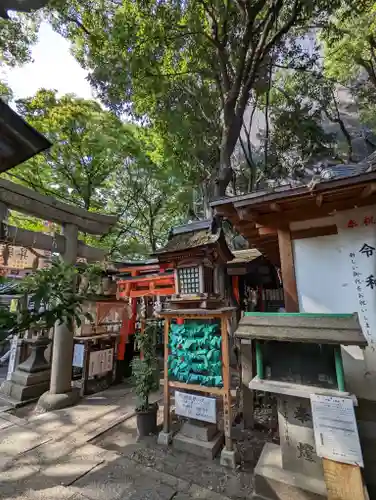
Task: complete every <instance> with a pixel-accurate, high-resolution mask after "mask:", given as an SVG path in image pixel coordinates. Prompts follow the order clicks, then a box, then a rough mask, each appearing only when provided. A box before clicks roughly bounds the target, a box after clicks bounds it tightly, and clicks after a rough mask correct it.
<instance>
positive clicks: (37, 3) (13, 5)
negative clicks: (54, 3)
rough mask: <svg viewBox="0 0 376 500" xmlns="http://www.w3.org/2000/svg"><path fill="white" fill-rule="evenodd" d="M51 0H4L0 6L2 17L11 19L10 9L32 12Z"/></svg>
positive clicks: (0, 15)
mask: <svg viewBox="0 0 376 500" xmlns="http://www.w3.org/2000/svg"><path fill="white" fill-rule="evenodd" d="M49 1H50V0H2V2H1V6H0V17H2V18H3V19H9V16H8V13H7V11H8V10H15V11H16V12H32V11H33V10H38V9H41V8H42V7H45V6H46V5H47V4H48V3H49Z"/></svg>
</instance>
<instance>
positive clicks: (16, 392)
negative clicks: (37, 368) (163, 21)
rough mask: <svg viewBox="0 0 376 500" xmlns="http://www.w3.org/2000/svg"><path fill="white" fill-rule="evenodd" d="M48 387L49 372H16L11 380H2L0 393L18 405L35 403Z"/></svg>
mask: <svg viewBox="0 0 376 500" xmlns="http://www.w3.org/2000/svg"><path fill="white" fill-rule="evenodd" d="M49 385H50V370H44V371H42V372H36V373H28V372H24V371H21V370H18V369H17V370H16V371H15V372H13V373H12V378H11V380H4V382H3V383H2V384H1V387H0V393H1V394H4V396H6V397H9V398H11V399H12V400H14V401H17V402H20V403H26V402H28V401H35V400H36V399H38V398H39V396H41V395H42V394H43V393H44V392H45V391H47V390H48V388H49Z"/></svg>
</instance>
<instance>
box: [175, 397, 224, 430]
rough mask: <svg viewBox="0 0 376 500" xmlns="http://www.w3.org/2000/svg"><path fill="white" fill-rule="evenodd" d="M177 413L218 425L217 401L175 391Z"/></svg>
mask: <svg viewBox="0 0 376 500" xmlns="http://www.w3.org/2000/svg"><path fill="white" fill-rule="evenodd" d="M175 413H176V414H177V415H181V416H182V417H188V418H194V419H196V420H203V421H204V422H213V423H216V421H217V412H216V400H215V398H207V397H205V396H198V395H197V394H189V393H187V392H180V391H175Z"/></svg>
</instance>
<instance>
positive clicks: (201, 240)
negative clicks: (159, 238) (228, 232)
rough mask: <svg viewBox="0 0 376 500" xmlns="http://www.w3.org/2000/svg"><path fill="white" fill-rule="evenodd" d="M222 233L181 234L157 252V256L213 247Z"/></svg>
mask: <svg viewBox="0 0 376 500" xmlns="http://www.w3.org/2000/svg"><path fill="white" fill-rule="evenodd" d="M220 235H221V231H218V232H217V233H216V234H213V233H212V232H211V231H207V230H205V229H202V230H200V231H191V232H189V233H180V234H176V235H173V236H172V237H171V239H170V240H169V241H168V242H167V244H166V246H164V247H163V248H161V249H160V250H157V251H156V252H155V255H161V254H165V253H172V252H174V253H175V252H180V251H182V250H189V249H192V248H198V247H202V246H207V245H212V244H213V243H216V242H217V241H218V240H219V237H220Z"/></svg>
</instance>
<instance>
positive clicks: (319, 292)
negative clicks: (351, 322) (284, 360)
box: [290, 206, 376, 498]
mask: <svg viewBox="0 0 376 500" xmlns="http://www.w3.org/2000/svg"><path fill="white" fill-rule="evenodd" d="M375 222H376V207H375V206H371V207H366V208H364V209H363V208H362V209H354V210H352V211H346V212H342V213H341V212H340V213H338V214H337V215H333V216H332V217H326V218H325V219H317V220H311V221H305V222H296V223H292V224H291V225H290V228H291V229H292V230H295V229H296V230H297V229H304V228H308V227H315V226H316V227H317V226H328V225H332V224H336V225H337V230H338V234H332V235H329V236H319V237H315V238H307V239H301V240H293V251H294V262H295V273H296V282H297V289H298V297H299V307H300V311H301V312H312V313H353V312H357V313H358V315H359V320H360V323H361V325H362V330H363V333H364V335H365V337H366V338H367V341H368V344H369V345H368V347H367V348H366V349H365V350H364V351H362V350H361V349H359V348H358V347H354V346H347V347H344V346H343V347H342V357H343V362H344V371H345V383H346V389H347V390H348V391H350V392H351V393H353V394H355V395H356V397H357V400H358V406H357V407H356V416H357V422H358V429H359V437H360V441H361V445H362V452H363V459H364V463H365V469H364V474H365V479H366V483H367V487H368V491H369V494H370V497H371V498H376V457H375V449H376V286H375V283H374V278H375V277H376V250H375V249H376V224H375ZM365 245H366V246H365Z"/></svg>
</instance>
